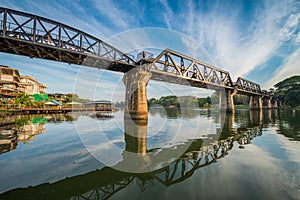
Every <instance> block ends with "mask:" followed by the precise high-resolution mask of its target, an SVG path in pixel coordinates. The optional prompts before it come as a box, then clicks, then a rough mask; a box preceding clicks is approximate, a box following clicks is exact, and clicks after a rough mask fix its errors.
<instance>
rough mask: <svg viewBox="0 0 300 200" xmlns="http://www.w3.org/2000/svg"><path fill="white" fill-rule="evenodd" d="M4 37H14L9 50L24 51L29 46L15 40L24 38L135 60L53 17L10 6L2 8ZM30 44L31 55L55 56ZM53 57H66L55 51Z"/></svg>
mask: <svg viewBox="0 0 300 200" xmlns="http://www.w3.org/2000/svg"><path fill="white" fill-rule="evenodd" d="M0 37H2V38H7V39H10V40H6V42H7V44H8V46H7V49H6V51H7V52H10V51H11V50H13V51H14V52H15V53H17V54H21V53H18V52H19V51H26V50H27V51H28V50H29V49H24V47H22V46H19V47H16V45H15V44H13V43H14V42H18V41H19V42H20V41H21V42H26V43H27V44H30V43H31V44H40V45H42V46H44V47H45V46H48V47H55V48H59V49H63V50H66V51H71V52H78V53H84V54H88V55H95V56H99V57H102V58H106V59H109V60H113V61H121V62H125V63H128V64H134V63H135V62H134V61H133V60H132V59H131V58H130V57H129V56H127V55H125V54H123V53H122V52H121V51H119V50H117V49H115V48H114V47H112V46H110V45H109V44H106V43H105V42H103V41H102V40H100V39H97V38H95V37H93V36H91V35H89V34H87V33H84V32H82V31H80V30H77V29H75V28H72V27H69V26H67V25H64V24H62V23H59V22H55V21H53V20H50V19H46V18H43V17H39V16H36V15H32V14H28V13H24V12H20V11H15V10H10V9H7V8H0ZM23 46H24V45H23ZM29 48H33V49H34V50H35V52H36V53H32V55H29V56H31V57H40V58H43V57H44V54H47V56H50V57H51V54H53V52H51V51H50V52H47V50H45V49H44V48H40V47H39V46H37V45H35V46H29ZM36 54H37V55H36ZM52 57H53V60H57V61H64V58H63V54H59V56H57V57H56V56H55V55H52ZM78 64H80V63H78Z"/></svg>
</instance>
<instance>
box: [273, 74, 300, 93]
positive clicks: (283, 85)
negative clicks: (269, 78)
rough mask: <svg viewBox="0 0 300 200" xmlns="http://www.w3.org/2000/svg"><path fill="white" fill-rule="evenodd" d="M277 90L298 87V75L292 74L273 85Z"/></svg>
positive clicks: (299, 87)
mask: <svg viewBox="0 0 300 200" xmlns="http://www.w3.org/2000/svg"><path fill="white" fill-rule="evenodd" d="M274 86H275V88H276V89H277V90H288V89H295V88H297V89H300V76H292V77H290V78H287V79H284V80H283V81H281V82H279V83H277V84H275V85H274Z"/></svg>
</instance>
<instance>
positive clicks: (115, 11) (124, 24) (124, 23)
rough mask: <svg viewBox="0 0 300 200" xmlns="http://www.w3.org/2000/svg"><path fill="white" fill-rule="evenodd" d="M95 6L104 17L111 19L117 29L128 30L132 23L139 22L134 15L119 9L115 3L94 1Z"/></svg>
mask: <svg viewBox="0 0 300 200" xmlns="http://www.w3.org/2000/svg"><path fill="white" fill-rule="evenodd" d="M93 5H94V6H95V7H96V9H97V10H98V11H99V13H101V15H102V16H103V17H105V18H107V19H109V21H110V22H111V23H112V24H114V25H115V26H117V27H120V28H124V29H127V28H129V26H130V24H131V23H135V22H136V20H137V19H136V18H134V17H133V15H132V14H130V13H127V12H125V11H124V10H122V9H121V8H119V7H118V6H117V5H116V4H115V3H114V2H113V1H109V0H101V1H97V0H94V1H93Z"/></svg>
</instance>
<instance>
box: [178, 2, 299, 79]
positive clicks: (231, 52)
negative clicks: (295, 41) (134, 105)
mask: <svg viewBox="0 0 300 200" xmlns="http://www.w3.org/2000/svg"><path fill="white" fill-rule="evenodd" d="M288 5H290V3H286V2H281V3H270V2H264V5H263V7H262V8H260V7H257V9H256V10H255V13H254V14H253V19H251V22H250V24H249V25H244V26H243V25H242V24H241V16H240V15H239V14H240V13H241V12H242V10H241V9H242V8H243V7H242V6H240V7H238V6H237V7H236V8H232V7H228V5H226V3H224V5H223V4H222V2H220V4H216V5H215V7H214V8H211V9H210V10H208V12H204V13H201V12H199V10H196V9H195V7H194V6H193V3H192V2H190V3H189V4H188V6H187V7H185V8H184V9H185V10H187V13H188V14H186V15H185V18H183V17H182V19H183V22H182V25H183V27H184V28H183V30H185V31H186V32H187V34H188V35H191V36H192V37H193V38H195V40H197V41H198V43H199V44H200V45H201V46H202V47H203V49H206V50H207V52H208V53H209V54H210V57H211V58H212V60H213V62H214V63H216V65H217V67H219V68H222V69H226V70H228V71H229V72H230V73H231V75H232V78H233V80H235V78H236V77H237V76H245V75H246V74H247V73H248V72H250V71H251V70H253V69H255V68H257V67H260V66H262V65H263V64H264V63H265V62H266V61H268V59H270V58H271V57H272V56H273V55H274V53H275V52H276V51H277V50H278V49H279V47H280V46H281V45H282V44H283V42H284V41H283V39H284V40H288V39H290V37H291V36H290V35H291V34H293V33H294V32H295V27H296V26H297V24H298V21H299V17H298V15H299V14H292V13H291V12H292V11H291V10H292V9H293V8H290V7H288ZM226 6H227V7H226ZM228 10H230V14H229V13H228ZM223 11H224V12H223ZM282 24H286V25H284V27H282V26H283V25H282ZM280 31H281V32H280Z"/></svg>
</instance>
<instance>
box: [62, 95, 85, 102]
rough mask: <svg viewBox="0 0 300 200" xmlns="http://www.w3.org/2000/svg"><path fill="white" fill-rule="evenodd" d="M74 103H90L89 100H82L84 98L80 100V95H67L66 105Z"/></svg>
mask: <svg viewBox="0 0 300 200" xmlns="http://www.w3.org/2000/svg"><path fill="white" fill-rule="evenodd" d="M72 101H73V102H78V103H87V102H90V100H89V99H82V98H80V97H79V95H78V94H72V93H70V94H67V95H66V98H65V102H66V103H70V102H72Z"/></svg>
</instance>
